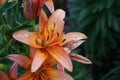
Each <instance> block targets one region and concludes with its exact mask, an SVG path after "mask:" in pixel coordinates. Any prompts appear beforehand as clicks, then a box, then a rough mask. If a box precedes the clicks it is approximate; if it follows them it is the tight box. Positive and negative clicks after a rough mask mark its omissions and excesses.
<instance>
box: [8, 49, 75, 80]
mask: <svg viewBox="0 0 120 80" xmlns="http://www.w3.org/2000/svg"><path fill="white" fill-rule="evenodd" d="M36 50H37V49H35V48H32V47H31V48H30V58H28V57H27V56H23V55H19V54H11V55H8V56H7V58H8V59H10V60H12V61H14V62H16V63H18V64H20V65H21V66H22V67H24V68H26V69H27V70H28V71H27V72H25V73H23V74H22V75H21V76H19V77H18V78H17V79H16V80H73V78H72V77H71V76H69V75H68V74H66V73H64V72H62V71H58V70H55V69H53V68H52V67H53V66H54V65H56V63H57V62H56V60H54V59H53V58H51V57H50V56H49V57H48V58H47V59H46V61H44V63H43V64H42V65H41V67H40V68H39V69H38V70H37V71H35V72H31V70H30V67H31V64H30V63H32V60H33V57H34V56H35V54H34V53H36V52H37V51H36Z"/></svg>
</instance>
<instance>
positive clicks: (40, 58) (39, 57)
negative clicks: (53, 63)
mask: <svg viewBox="0 0 120 80" xmlns="http://www.w3.org/2000/svg"><path fill="white" fill-rule="evenodd" d="M47 57H48V53H46V52H42V51H40V49H37V50H36V53H35V56H34V59H33V62H32V67H31V72H35V71H36V70H37V69H38V68H40V66H41V65H42V63H43V62H44V61H45V59H46V58H47Z"/></svg>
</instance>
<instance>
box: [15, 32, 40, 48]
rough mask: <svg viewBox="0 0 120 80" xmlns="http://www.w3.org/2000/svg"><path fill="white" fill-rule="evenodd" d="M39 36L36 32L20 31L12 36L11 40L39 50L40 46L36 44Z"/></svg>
mask: <svg viewBox="0 0 120 80" xmlns="http://www.w3.org/2000/svg"><path fill="white" fill-rule="evenodd" d="M38 36H39V34H38V33H37V32H29V31H27V30H21V31H18V32H16V33H14V34H13V38H14V39H16V40H18V41H20V42H23V43H25V44H27V45H29V46H32V47H36V48H40V47H41V45H40V44H38V43H37V42H36V39H37V38H38Z"/></svg>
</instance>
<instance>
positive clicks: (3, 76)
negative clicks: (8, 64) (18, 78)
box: [0, 70, 9, 80]
mask: <svg viewBox="0 0 120 80" xmlns="http://www.w3.org/2000/svg"><path fill="white" fill-rule="evenodd" d="M0 80H9V77H8V76H7V75H6V74H5V73H4V72H3V71H1V70H0Z"/></svg>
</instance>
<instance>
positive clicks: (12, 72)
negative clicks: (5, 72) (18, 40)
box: [9, 63, 18, 80]
mask: <svg viewBox="0 0 120 80" xmlns="http://www.w3.org/2000/svg"><path fill="white" fill-rule="evenodd" d="M17 69H18V64H17V63H14V64H13V65H12V67H11V69H10V75H9V76H10V79H11V80H15V79H16V78H17Z"/></svg>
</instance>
